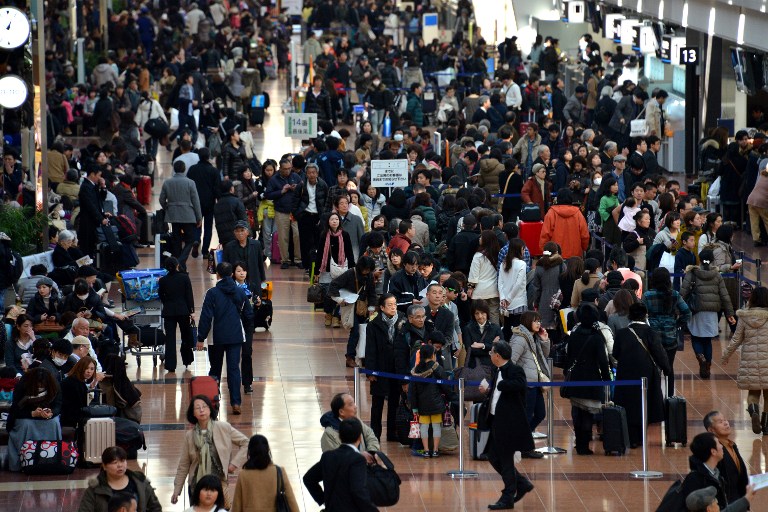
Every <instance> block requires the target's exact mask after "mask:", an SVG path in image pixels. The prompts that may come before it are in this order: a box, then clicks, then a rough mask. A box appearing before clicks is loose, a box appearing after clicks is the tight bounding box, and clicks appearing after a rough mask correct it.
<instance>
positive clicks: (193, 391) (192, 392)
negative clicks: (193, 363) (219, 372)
mask: <svg viewBox="0 0 768 512" xmlns="http://www.w3.org/2000/svg"><path fill="white" fill-rule="evenodd" d="M197 395H205V396H207V397H208V398H210V399H211V403H213V406H214V407H215V408H216V409H218V408H219V400H220V399H221V395H220V394H219V383H218V382H216V379H214V378H213V377H211V376H209V375H206V376H204V377H192V380H190V381H189V396H190V399H191V397H194V396H197Z"/></svg>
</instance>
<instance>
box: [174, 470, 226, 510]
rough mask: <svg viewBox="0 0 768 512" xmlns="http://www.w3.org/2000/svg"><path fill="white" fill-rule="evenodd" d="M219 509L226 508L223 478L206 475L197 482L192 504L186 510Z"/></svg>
mask: <svg viewBox="0 0 768 512" xmlns="http://www.w3.org/2000/svg"><path fill="white" fill-rule="evenodd" d="M219 510H226V509H225V508H224V489H223V488H222V487H221V480H219V479H218V478H216V477H215V476H213V475H205V476H204V477H203V478H201V479H200V480H198V482H197V484H195V490H194V491H192V499H191V506H190V507H189V508H187V509H186V510H185V511H184V512H218V511H219Z"/></svg>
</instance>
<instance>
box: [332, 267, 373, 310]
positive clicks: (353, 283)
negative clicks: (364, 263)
mask: <svg viewBox="0 0 768 512" xmlns="http://www.w3.org/2000/svg"><path fill="white" fill-rule="evenodd" d="M339 290H353V291H354V292H355V293H358V292H359V295H360V299H365V300H367V301H368V306H375V305H376V284H375V283H374V282H373V272H371V273H369V274H368V275H367V276H363V275H360V272H359V271H358V270H357V269H355V268H350V269H349V270H347V271H346V272H344V273H343V274H341V275H340V276H339V277H337V278H336V279H334V280H333V281H331V284H330V286H329V287H328V296H329V297H338V296H339Z"/></svg>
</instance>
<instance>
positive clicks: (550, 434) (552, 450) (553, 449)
mask: <svg viewBox="0 0 768 512" xmlns="http://www.w3.org/2000/svg"><path fill="white" fill-rule="evenodd" d="M552 362H553V359H552V358H551V357H548V358H547V364H548V365H549V374H550V375H554V372H553V369H554V365H553V364H552ZM554 393H555V390H554V389H553V388H551V387H550V388H549V393H548V397H547V440H548V441H549V443H548V445H547V446H544V447H543V448H537V449H536V451H537V452H539V453H543V454H544V455H560V454H561V453H566V452H567V451H568V450H565V449H563V448H558V447H557V446H554V444H555V442H554V440H555V437H554V436H555V395H554Z"/></svg>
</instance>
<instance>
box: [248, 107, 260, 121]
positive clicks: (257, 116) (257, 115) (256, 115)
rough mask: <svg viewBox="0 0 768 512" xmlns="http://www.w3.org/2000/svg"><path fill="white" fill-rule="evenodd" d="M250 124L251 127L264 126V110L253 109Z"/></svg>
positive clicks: (249, 114) (249, 117) (249, 118)
mask: <svg viewBox="0 0 768 512" xmlns="http://www.w3.org/2000/svg"><path fill="white" fill-rule="evenodd" d="M248 122H249V123H250V124H251V125H257V124H264V109H263V108H259V107H253V108H251V111H250V112H249V113H248Z"/></svg>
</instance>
